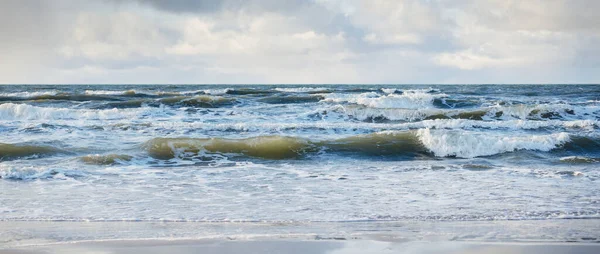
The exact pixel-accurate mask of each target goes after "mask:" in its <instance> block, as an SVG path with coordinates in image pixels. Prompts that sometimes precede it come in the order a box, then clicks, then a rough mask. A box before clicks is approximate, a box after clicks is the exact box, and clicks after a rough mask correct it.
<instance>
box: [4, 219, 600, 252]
mask: <svg viewBox="0 0 600 254" xmlns="http://www.w3.org/2000/svg"><path fill="white" fill-rule="evenodd" d="M597 229H598V222H597V220H555V221H548V220H546V221H496V222H490V221H481V222H475V221H472V222H416V221H415V222H410V221H405V222H378V223H374V222H347V223H284V222H281V223H259V222H257V223H247V222H244V223H194V222H68V221H63V222H42V221H39V222H31V221H20V222H19V221H14V222H7V221H5V222H0V253H11V254H12V253H32V254H33V253H35V254H37V253H115V254H117V253H172V254H174V253H184V254H185V253H423V254H426V253H599V252H600V244H599V239H600V238H598V233H597Z"/></svg>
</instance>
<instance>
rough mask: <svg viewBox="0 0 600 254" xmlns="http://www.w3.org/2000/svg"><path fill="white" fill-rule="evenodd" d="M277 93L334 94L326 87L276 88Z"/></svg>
mask: <svg viewBox="0 0 600 254" xmlns="http://www.w3.org/2000/svg"><path fill="white" fill-rule="evenodd" d="M275 91H279V92H286V93H330V92H332V91H331V90H330V89H329V88H326V87H286V88H280V87H278V88H275Z"/></svg>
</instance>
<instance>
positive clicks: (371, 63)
mask: <svg viewBox="0 0 600 254" xmlns="http://www.w3.org/2000/svg"><path fill="white" fill-rule="evenodd" d="M36 6H38V7H36ZM598 8H600V2H598V1H593V0H589V1H587V0H581V1H567V0H548V1H541V0H531V1H517V0H514V1H504V0H502V1H501V0H486V1H476V0H463V1H439V0H428V1H419V0H373V1H367V0H364V1H363V0H347V1H341V0H313V1H275V0H251V1H236V0H224V1H219V2H213V3H211V4H199V2H196V1H174V2H170V1H154V0H107V1H91V0H89V1H72V0H57V1H53V2H52V5H50V4H49V2H45V1H39V0H24V1H12V0H8V1H3V2H2V3H0V29H2V31H3V33H2V34H0V36H1V38H0V39H1V40H0V54H1V55H2V56H3V57H2V58H1V59H0V82H3V83H11V82H17V83H39V82H54V83H123V82H126V83H264V82H266V83H444V82H449V83H463V82H468V83H482V82H485V83H488V82H491V83H522V82H553V83H561V82H566V83H568V82H599V81H600V74H598V73H600V61H598V60H597V59H600V47H599V46H598V45H600V18H599V16H598V15H596V13H595V11H594V10H596V9H598ZM17 14H19V15H17ZM17 28H18V29H17ZM31 72H34V73H36V75H24V74H28V73H31ZM524 73H525V74H527V75H524Z"/></svg>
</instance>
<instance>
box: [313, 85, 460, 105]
mask: <svg viewBox="0 0 600 254" xmlns="http://www.w3.org/2000/svg"><path fill="white" fill-rule="evenodd" d="M447 96H448V95H446V94H442V93H438V94H434V93H430V92H429V90H407V91H403V92H402V94H396V93H391V94H385V95H382V94H379V93H377V92H368V93H360V94H338V93H333V94H327V95H325V99H323V101H324V102H334V103H353V104H359V105H364V106H367V107H371V108H403V109H422V108H433V107H434V105H433V101H434V100H435V99H437V98H443V97H447Z"/></svg>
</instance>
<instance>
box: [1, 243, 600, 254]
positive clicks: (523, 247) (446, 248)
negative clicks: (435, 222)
mask: <svg viewBox="0 0 600 254" xmlns="http://www.w3.org/2000/svg"><path fill="white" fill-rule="evenodd" d="M599 252H600V245H598V244H581V243H481V242H476V243H471V242H422V241H419V242H417V241H415V242H383V241H374V240H312V241H311V240H256V241H236V240H171V241H165V240H137V241H136V240H125V241H91V242H80V243H61V244H52V245H42V246H30V247H24V248H16V249H8V250H0V253H6V254H9V253H10V254H17V253H22V254H25V253H28V254H42V253H65V254H70V253H73V254H75V253H81V254H83V253H113V254H120V253H156V254H158V253H181V254H187V253H332V254H333V253H336V254H350V253H373V254H378V253H415V254H416V253H419V254H428V253H463V254H466V253H486V254H494V253H498V254H500V253H503V254H506V253H532V254H535V253H540V254H542V253H544V254H554V253H590V254H592V253H599Z"/></svg>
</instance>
